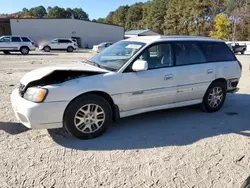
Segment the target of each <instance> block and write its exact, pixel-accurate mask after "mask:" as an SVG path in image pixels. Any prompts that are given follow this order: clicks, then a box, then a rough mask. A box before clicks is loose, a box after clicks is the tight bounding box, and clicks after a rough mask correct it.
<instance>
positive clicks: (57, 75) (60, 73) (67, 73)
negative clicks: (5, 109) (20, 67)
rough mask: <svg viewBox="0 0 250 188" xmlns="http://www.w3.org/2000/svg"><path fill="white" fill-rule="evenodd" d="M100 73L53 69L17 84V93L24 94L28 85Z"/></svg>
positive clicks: (41, 84)
mask: <svg viewBox="0 0 250 188" xmlns="http://www.w3.org/2000/svg"><path fill="white" fill-rule="evenodd" d="M97 74H102V72H91V71H76V70H55V71H53V72H52V73H50V74H48V75H46V76H44V77H43V78H41V79H39V80H34V81H32V82H30V83H28V84H27V85H23V84H22V83H21V84H20V86H19V93H20V95H21V96H23V95H24V93H25V91H26V90H27V89H28V88H29V87H33V86H45V85H52V84H60V83H63V82H66V81H69V80H73V79H76V78H79V77H86V76H92V75H97Z"/></svg>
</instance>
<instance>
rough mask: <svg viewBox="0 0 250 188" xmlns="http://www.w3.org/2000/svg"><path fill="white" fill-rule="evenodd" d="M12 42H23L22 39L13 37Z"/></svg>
mask: <svg viewBox="0 0 250 188" xmlns="http://www.w3.org/2000/svg"><path fill="white" fill-rule="evenodd" d="M12 42H21V39H20V37H12Z"/></svg>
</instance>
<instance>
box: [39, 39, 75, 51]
mask: <svg viewBox="0 0 250 188" xmlns="http://www.w3.org/2000/svg"><path fill="white" fill-rule="evenodd" d="M77 48H78V44H77V43H76V42H74V41H73V40H72V39H68V38H56V39H53V40H52V41H51V42H49V43H48V44H43V45H39V49H40V50H43V51H45V52H50V51H51V50H66V51H67V52H73V51H74V50H76V49H77Z"/></svg>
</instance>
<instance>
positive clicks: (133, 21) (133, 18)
mask: <svg viewBox="0 0 250 188" xmlns="http://www.w3.org/2000/svg"><path fill="white" fill-rule="evenodd" d="M142 18H143V3H135V4H134V5H132V6H131V7H130V8H129V10H128V14H127V21H126V29H127V30H134V29H144V28H143V22H142Z"/></svg>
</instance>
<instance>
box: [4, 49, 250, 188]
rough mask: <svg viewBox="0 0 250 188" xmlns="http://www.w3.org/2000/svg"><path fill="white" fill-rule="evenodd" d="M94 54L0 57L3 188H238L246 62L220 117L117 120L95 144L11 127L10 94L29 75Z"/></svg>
mask: <svg viewBox="0 0 250 188" xmlns="http://www.w3.org/2000/svg"><path fill="white" fill-rule="evenodd" d="M92 55H93V54H91V53H88V52H86V51H82V52H81V53H73V54H67V53H53V52H52V53H50V54H45V53H39V52H33V53H31V54H30V55H29V56H21V55H14V54H13V55H7V56H5V55H2V54H0V78H1V79H0V96H1V97H0V104H1V105H0V109H1V110H0V169H1V170H0V187H1V188H5V187H55V188H57V187H58V188H61V187H69V188H73V187H74V188H75V187H169V188H175V187H178V188H179V187H180V188H191V187H192V188H203V187H204V188H207V187H209V188H210V187H215V188H224V187H227V188H238V187H240V184H241V183H242V182H243V180H244V179H245V178H246V177H247V176H248V175H250V155H249V151H250V140H249V136H250V131H249V129H250V71H249V66H250V56H248V55H244V56H238V59H239V60H240V61H241V62H242V64H243V77H242V79H241V82H240V84H239V87H240V90H239V91H238V92H237V93H235V94H229V95H228V98H227V100H226V103H225V105H224V107H223V109H222V110H221V111H219V112H218V113H214V114H207V113H202V112H201V111H200V110H199V108H197V107H188V108H180V109H173V110H165V111H158V112H152V113H147V114H142V115H138V116H134V117H130V118H126V119H122V120H120V121H119V122H118V123H116V124H115V125H114V126H112V127H111V128H110V129H109V130H108V132H107V133H106V134H105V135H104V136H102V137H100V138H97V139H94V140H89V141H79V140H76V139H74V138H72V137H70V136H69V135H68V134H67V133H65V132H64V131H62V130H49V131H47V130H27V129H26V128H25V127H23V126H22V125H20V124H18V123H17V122H16V120H15V117H14V114H13V112H12V109H11V104H10V94H11V92H12V90H13V89H14V88H15V87H16V86H17V85H18V82H19V80H20V78H21V77H22V76H23V75H24V74H25V73H26V72H28V71H30V70H32V69H35V68H38V67H42V66H47V65H53V64H60V63H69V62H76V61H78V60H81V59H82V58H83V57H89V56H92Z"/></svg>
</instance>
